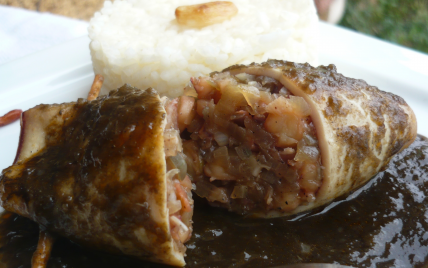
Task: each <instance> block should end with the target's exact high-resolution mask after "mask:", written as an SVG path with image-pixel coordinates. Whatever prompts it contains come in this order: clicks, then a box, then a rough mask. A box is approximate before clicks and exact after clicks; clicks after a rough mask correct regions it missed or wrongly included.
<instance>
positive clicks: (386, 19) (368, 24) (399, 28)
mask: <svg viewBox="0 0 428 268" xmlns="http://www.w3.org/2000/svg"><path fill="white" fill-rule="evenodd" d="M340 25H342V26H345V27H348V28H351V29H354V30H356V31H358V32H362V33H366V34H369V35H373V36H376V37H379V38H381V39H385V40H388V41H391V42H393V43H397V44H400V45H403V46H407V47H410V48H413V49H416V50H420V51H423V52H425V53H428V0H348V1H347V4H346V12H345V15H344V17H343V19H342V21H341V22H340Z"/></svg>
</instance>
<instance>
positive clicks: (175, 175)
mask: <svg viewBox="0 0 428 268" xmlns="http://www.w3.org/2000/svg"><path fill="white" fill-rule="evenodd" d="M163 104H164V107H165V110H166V111H167V123H166V126H165V130H164V151H165V161H166V166H167V167H166V168H167V170H166V174H165V179H166V186H167V200H166V205H167V208H168V212H169V225H170V233H171V237H172V239H173V241H175V243H174V247H176V249H177V250H178V251H180V252H183V253H184V252H185V251H186V247H185V246H184V245H183V243H185V242H186V241H187V240H189V239H190V236H191V234H192V220H191V219H192V214H193V199H192V194H191V190H192V188H193V185H192V182H191V180H190V179H189V176H188V174H187V172H188V168H187V162H188V161H187V158H188V157H187V156H186V155H185V154H183V146H182V140H181V137H180V131H179V127H180V126H181V127H182V128H184V129H185V128H186V127H187V126H189V125H191V123H193V121H194V120H193V115H194V114H196V112H195V109H194V106H195V105H194V104H195V99H194V98H193V97H190V96H183V97H181V100H180V99H175V100H163ZM180 112H181V114H180ZM183 115H185V116H186V118H183ZM180 116H181V117H180ZM187 117H190V119H188V118H187ZM183 126H184V127H183Z"/></svg>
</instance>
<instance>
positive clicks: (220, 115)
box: [167, 73, 322, 214]
mask: <svg viewBox="0 0 428 268" xmlns="http://www.w3.org/2000/svg"><path fill="white" fill-rule="evenodd" d="M191 82H192V85H189V86H188V87H187V88H186V89H185V96H182V97H179V98H177V99H175V100H173V101H171V103H174V105H175V106H174V107H175V108H176V110H175V113H176V114H177V126H176V128H175V129H179V130H180V132H181V137H182V138H183V142H182V144H181V145H179V146H178V145H177V147H182V148H183V153H184V160H185V162H186V164H187V165H186V166H187V170H186V172H187V173H188V174H189V176H190V179H191V181H192V182H193V183H195V184H196V193H197V194H198V195H199V196H201V197H204V198H206V199H207V200H208V201H210V202H211V203H212V204H213V205H216V206H221V207H226V208H228V209H229V210H231V211H235V212H238V213H241V214H251V213H267V212H269V211H273V210H276V211H279V212H287V211H291V210H293V209H295V208H296V207H297V206H299V205H301V204H304V203H309V202H313V201H314V200H315V199H316V193H317V191H318V189H319V188H320V186H321V183H322V176H321V168H322V165H321V156H320V152H319V147H318V140H317V137H316V130H315V127H314V125H313V123H312V120H311V117H310V111H311V110H310V107H309V106H308V104H307V103H306V101H305V100H304V99H303V98H301V97H297V96H293V95H292V94H291V93H290V92H289V91H288V90H287V89H286V88H285V87H283V85H282V84H281V83H279V82H278V81H276V80H275V79H272V78H269V77H266V76H253V75H248V74H238V75H236V76H234V75H230V74H229V73H218V74H215V75H213V76H212V77H200V78H192V80H191ZM195 97H196V98H195ZM171 105H172V104H171ZM167 112H168V111H167ZM172 147H174V146H171V148H172ZM174 148H175V147H174Z"/></svg>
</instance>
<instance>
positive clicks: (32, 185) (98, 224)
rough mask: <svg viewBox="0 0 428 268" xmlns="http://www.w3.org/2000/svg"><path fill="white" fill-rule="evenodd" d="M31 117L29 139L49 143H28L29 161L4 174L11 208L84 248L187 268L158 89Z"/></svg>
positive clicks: (48, 108)
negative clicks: (177, 243)
mask: <svg viewBox="0 0 428 268" xmlns="http://www.w3.org/2000/svg"><path fill="white" fill-rule="evenodd" d="M26 114H27V115H32V119H33V120H31V121H30V122H28V121H27V122H26V123H25V124H23V127H24V129H23V131H22V133H24V134H25V135H24V137H27V138H28V137H31V135H32V134H35V133H34V132H37V131H43V133H44V134H43V135H40V137H39V138H38V140H37V142H39V141H40V140H41V139H42V138H43V142H42V145H40V146H38V147H37V148H38V152H37V153H30V152H28V150H29V149H28V148H32V147H31V146H26V144H25V143H26V138H23V140H22V141H21V142H22V143H23V144H22V148H23V149H21V151H20V153H19V154H20V156H22V155H26V157H20V156H18V157H17V159H18V161H17V163H16V164H15V165H13V166H11V167H9V168H7V169H5V170H4V171H3V173H2V176H1V182H0V194H1V200H2V205H3V207H4V208H5V209H6V210H8V211H12V212H16V213H18V214H20V215H23V216H26V217H29V218H30V219H32V220H34V221H36V222H38V223H39V224H41V225H42V226H44V227H45V228H46V229H47V230H48V231H52V232H55V233H57V234H60V235H62V236H65V237H68V238H70V239H72V240H73V241H76V242H78V243H80V244H82V245H85V246H90V247H92V248H96V249H102V250H105V251H110V252H113V253H119V254H127V255H134V256H136V257H139V258H141V259H145V260H150V261H154V262H161V263H167V264H172V265H184V259H183V256H182V254H177V252H176V250H175V249H174V246H173V242H172V238H171V235H170V232H169V220H168V212H167V208H166V181H165V170H166V166H165V155H164V148H163V147H164V145H163V142H164V141H163V130H164V127H165V110H164V108H163V106H162V104H161V102H160V98H159V96H158V94H157V93H156V91H154V90H153V89H147V90H145V91H142V90H138V89H135V88H132V87H130V86H123V87H122V88H120V89H118V90H114V91H112V92H110V94H109V95H108V96H103V97H100V98H98V99H96V100H93V101H87V100H83V99H80V100H79V101H78V102H77V103H70V104H60V105H39V106H36V107H35V108H33V109H30V110H29V111H27V112H26ZM36 117H37V118H39V119H40V120H39V121H37V120H36ZM28 118H29V117H28ZM28 118H27V119H28ZM42 118H44V120H45V121H46V122H45V121H43V120H42ZM31 123H34V124H33V127H34V128H28V127H29V126H30V125H31ZM31 142H33V141H31ZM37 142H36V143H37ZM24 148H27V149H26V150H24Z"/></svg>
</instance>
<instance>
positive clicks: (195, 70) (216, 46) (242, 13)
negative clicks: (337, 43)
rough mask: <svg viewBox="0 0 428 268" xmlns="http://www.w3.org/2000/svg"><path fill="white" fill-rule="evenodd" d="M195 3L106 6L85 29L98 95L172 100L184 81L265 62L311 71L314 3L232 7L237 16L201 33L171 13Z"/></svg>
mask: <svg viewBox="0 0 428 268" xmlns="http://www.w3.org/2000/svg"><path fill="white" fill-rule="evenodd" d="M203 2H204V1H201V0H199V1H198V0H158V1H148V0H128V1H119V0H116V1H114V2H113V3H112V2H111V1H106V2H105V3H104V7H103V8H102V9H101V11H100V12H97V13H95V15H94V17H93V18H92V19H91V21H90V26H89V37H90V39H91V44H90V50H91V56H92V61H93V66H94V71H95V73H96V74H102V75H103V76H104V77H105V81H104V86H103V87H104V88H103V91H104V93H106V92H107V91H109V90H112V89H115V88H118V87H120V86H122V85H123V84H124V83H128V84H131V85H132V86H135V87H138V88H142V89H145V88H148V87H153V88H155V89H156V90H157V91H158V92H159V93H160V94H162V95H166V96H169V97H176V96H178V95H180V94H182V93H183V87H184V86H185V85H186V84H187V83H188V81H189V78H190V77H191V76H200V75H207V74H209V73H210V72H213V71H220V70H222V69H224V68H226V67H228V66H230V65H234V64H248V63H251V62H263V61H266V60H267V59H269V58H272V59H282V60H289V61H295V62H309V63H310V64H312V65H316V64H317V50H316V41H317V30H318V17H317V15H316V10H315V6H314V4H313V0H266V1H249V0H234V1H232V2H233V3H234V4H235V5H236V6H237V7H238V14H237V15H236V16H235V17H233V18H231V19H230V20H227V21H225V22H223V23H220V24H214V25H211V26H206V27H204V28H201V29H198V28H188V27H184V26H180V25H179V24H178V23H177V21H176V20H175V15H174V11H175V9H176V8H177V7H178V6H182V5H192V4H197V3H203Z"/></svg>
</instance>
